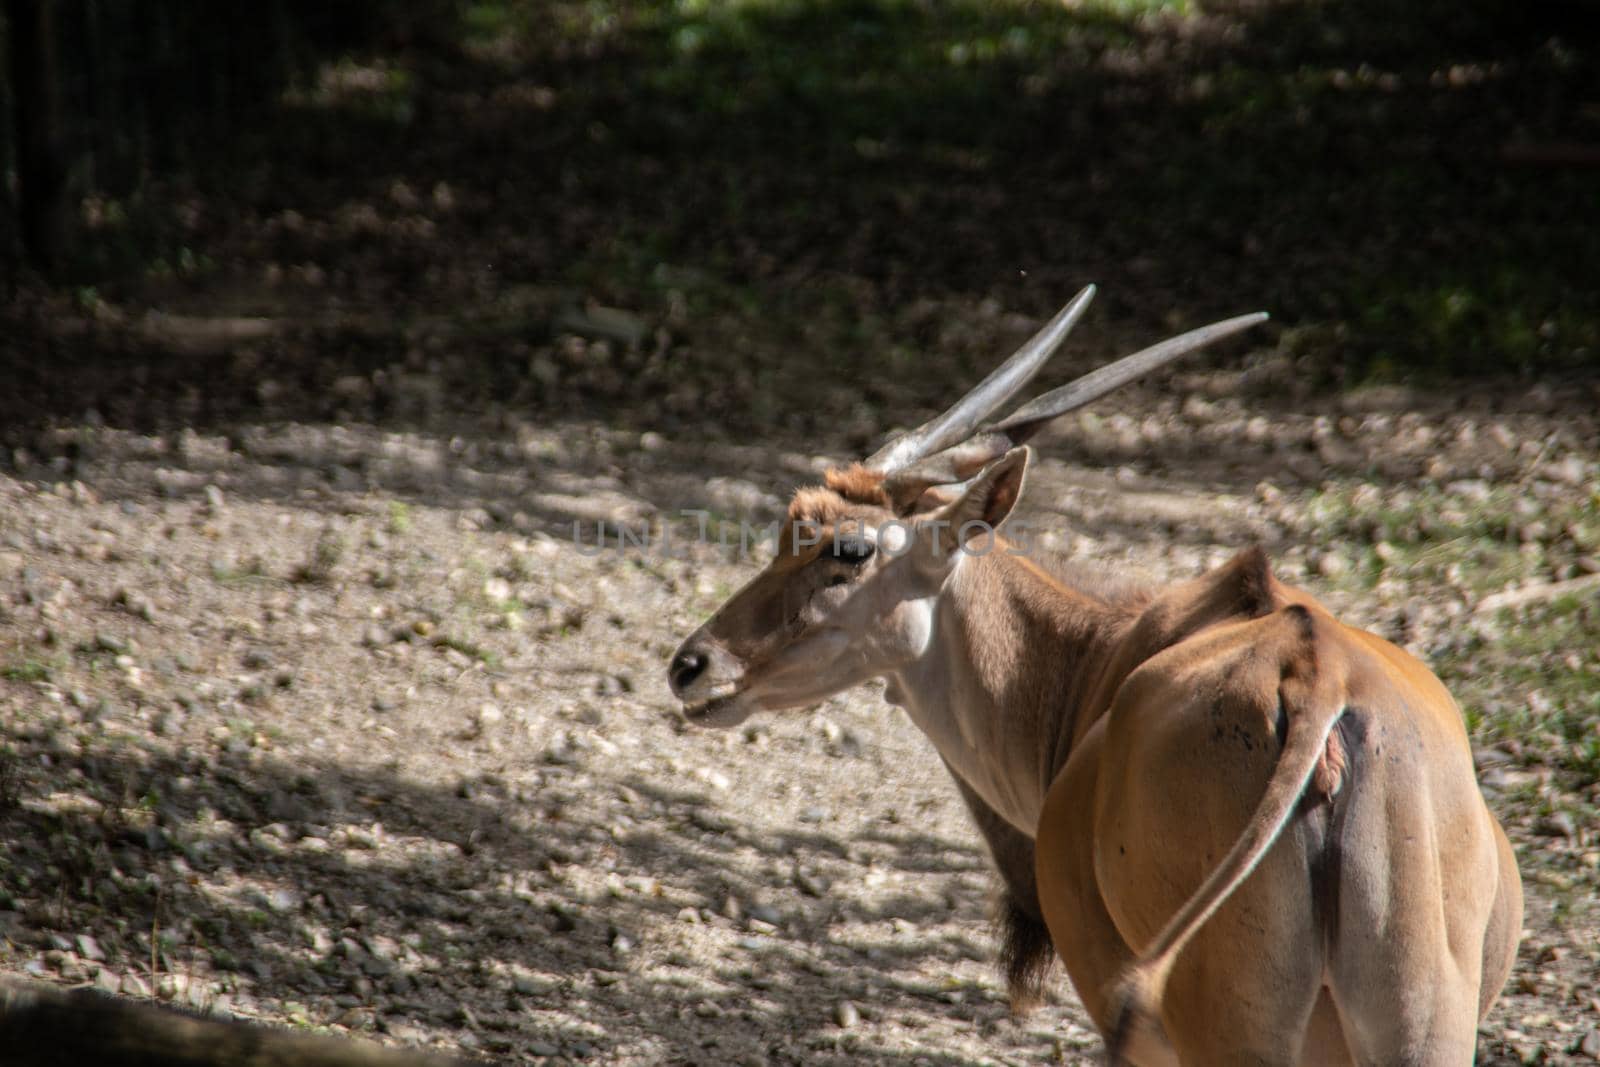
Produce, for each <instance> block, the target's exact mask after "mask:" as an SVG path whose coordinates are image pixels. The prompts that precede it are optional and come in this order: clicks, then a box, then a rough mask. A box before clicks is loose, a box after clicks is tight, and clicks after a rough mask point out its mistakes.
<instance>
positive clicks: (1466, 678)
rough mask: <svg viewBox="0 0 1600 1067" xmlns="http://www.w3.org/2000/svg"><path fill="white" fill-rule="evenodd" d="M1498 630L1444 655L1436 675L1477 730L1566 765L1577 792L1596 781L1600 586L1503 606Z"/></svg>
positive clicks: (1599, 774)
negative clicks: (1539, 603) (1542, 604)
mask: <svg viewBox="0 0 1600 1067" xmlns="http://www.w3.org/2000/svg"><path fill="white" fill-rule="evenodd" d="M1495 630H1496V632H1495V633H1494V636H1492V637H1487V636H1484V635H1483V634H1481V633H1474V634H1472V635H1470V636H1469V637H1468V638H1467V640H1466V641H1465V642H1463V644H1462V646H1461V647H1459V648H1457V649H1454V650H1452V651H1451V652H1450V653H1448V654H1447V655H1446V656H1444V657H1443V658H1442V660H1441V662H1439V663H1438V664H1436V666H1437V667H1438V669H1439V672H1440V675H1441V677H1443V678H1444V680H1445V682H1446V683H1447V684H1448V685H1449V686H1450V687H1451V690H1452V691H1453V692H1454V693H1455V695H1456V698H1457V700H1459V701H1460V702H1461V704H1462V706H1463V708H1465V709H1466V711H1467V714H1468V716H1469V722H1471V723H1472V725H1473V726H1474V730H1475V734H1476V735H1477V736H1478V737H1479V738H1481V739H1483V740H1485V741H1510V742H1513V743H1514V745H1515V747H1516V748H1517V749H1518V750H1520V751H1525V752H1526V753H1528V754H1529V755H1530V756H1533V757H1534V758H1535V759H1536V760H1537V761H1538V762H1543V763H1548V764H1549V765H1550V766H1553V767H1556V768H1558V769H1560V770H1562V771H1565V772H1568V773H1570V774H1571V775H1572V780H1571V781H1570V782H1569V783H1567V784H1568V785H1569V787H1570V789H1569V792H1571V793H1572V794H1574V795H1581V793H1582V791H1583V790H1585V789H1587V788H1590V787H1592V786H1594V785H1596V784H1597V783H1600V591H1591V593H1590V594H1589V595H1588V596H1587V597H1567V598H1564V599H1560V600H1557V601H1555V602H1554V603H1552V604H1550V605H1549V606H1548V607H1546V608H1544V609H1542V610H1537V611H1531V612H1527V613H1524V614H1523V615H1521V616H1520V617H1518V616H1513V615H1512V613H1510V612H1503V613H1501V617H1500V619H1499V620H1498V626H1497V627H1496V628H1495ZM1596 799H1600V797H1597V798H1596Z"/></svg>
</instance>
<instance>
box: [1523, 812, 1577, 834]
mask: <svg viewBox="0 0 1600 1067" xmlns="http://www.w3.org/2000/svg"><path fill="white" fill-rule="evenodd" d="M1534 830H1535V832H1537V833H1540V834H1543V835H1544V836H1546V837H1566V838H1574V837H1577V836H1578V826H1577V823H1576V822H1574V821H1573V818H1572V815H1571V814H1570V813H1568V812H1565V811H1556V812H1551V813H1550V814H1549V815H1546V816H1545V817H1544V818H1542V819H1540V820H1539V822H1538V825H1536V826H1535V827H1534Z"/></svg>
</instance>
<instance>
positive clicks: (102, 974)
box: [94, 967, 122, 996]
mask: <svg viewBox="0 0 1600 1067" xmlns="http://www.w3.org/2000/svg"><path fill="white" fill-rule="evenodd" d="M94 987H95V988H96V989H98V990H100V991H101V992H102V993H110V994H112V995H113V996H115V995H116V994H118V993H120V992H122V975H120V974H118V973H117V972H116V971H113V970H112V969H111V968H109V967H102V968H100V971H99V973H98V974H96V975H95V976H94Z"/></svg>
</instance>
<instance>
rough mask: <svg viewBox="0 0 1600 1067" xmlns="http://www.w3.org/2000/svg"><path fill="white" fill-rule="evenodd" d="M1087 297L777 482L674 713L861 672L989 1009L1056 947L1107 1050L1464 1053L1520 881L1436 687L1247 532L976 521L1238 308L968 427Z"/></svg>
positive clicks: (723, 715)
mask: <svg viewBox="0 0 1600 1067" xmlns="http://www.w3.org/2000/svg"><path fill="white" fill-rule="evenodd" d="M1092 296H1093V287H1092V286H1091V287H1090V288H1088V289H1086V290H1084V291H1083V292H1082V293H1080V294H1079V295H1078V297H1077V298H1076V299H1074V300H1073V302H1072V303H1071V304H1069V305H1068V306H1067V307H1066V308H1064V309H1063V310H1062V311H1061V313H1060V314H1058V315H1057V316H1056V317H1055V318H1054V319H1053V320H1052V321H1051V322H1050V323H1048V324H1047V325H1046V326H1045V327H1044V328H1043V329H1042V330H1041V331H1040V332H1039V334H1038V335H1037V336H1035V337H1034V338H1033V339H1032V340H1031V341H1029V342H1028V343H1027V344H1026V345H1024V346H1023V347H1022V348H1021V349H1020V350H1019V351H1018V352H1017V353H1016V354H1015V355H1014V356H1012V357H1011V358H1010V359H1009V360H1007V361H1006V362H1005V363H1004V364H1003V365H1002V366H1001V367H1000V368H999V369H997V370H996V371H995V372H994V373H993V374H991V375H990V376H989V377H988V378H986V379H985V380H984V381H983V382H982V383H980V384H979V385H978V386H977V388H975V389H974V390H973V391H972V393H970V394H969V395H967V396H966V397H965V398H963V399H962V400H961V401H960V402H959V403H957V404H956V405H955V406H954V407H953V408H951V409H950V410H949V411H948V412H946V413H945V414H943V415H941V416H939V417H938V418H936V419H934V420H932V421H930V422H929V423H927V424H925V425H923V426H922V427H919V428H918V429H916V430H913V431H911V432H910V433H907V434H905V435H904V436H902V437H899V438H898V439H896V440H894V441H892V442H890V443H889V444H888V445H887V446H885V447H884V448H883V449H882V450H881V451H879V452H878V453H877V454H876V455H874V456H872V457H871V458H870V459H868V460H866V461H865V462H864V463H858V464H853V465H851V466H848V467H843V468H839V469H834V470H830V471H828V472H827V474H826V477H825V479H824V484H823V485H821V486H816V487H811V488H805V489H801V490H799V491H798V492H797V493H796V494H795V496H794V498H793V501H792V503H791V504H790V506H789V514H788V519H787V522H786V523H785V524H784V526H783V530H782V534H781V536H780V538H779V541H778V545H777V551H776V555H775V557H774V558H773V559H772V561H771V563H770V564H769V565H768V566H767V567H766V569H765V570H763V571H762V572H761V573H760V574H758V575H757V576H756V577H755V578H754V579H753V580H752V581H751V582H750V583H749V584H748V585H746V586H745V587H744V588H743V589H741V590H739V591H738V592H737V593H735V594H734V595H733V597H732V598H731V599H730V600H729V601H728V602H727V603H726V604H724V605H723V606H722V607H721V609H720V610H718V611H717V612H716V613H715V614H714V615H713V616H712V617H711V619H710V620H708V621H707V622H706V623H705V625H703V626H701V627H700V628H699V629H698V630H696V631H695V632H694V633H693V634H692V635H690V636H689V638H688V639H687V640H685V641H684V642H683V644H682V646H680V647H679V649H678V650H677V652H676V653H675V654H674V656H673V658H672V661H671V664H670V667H669V672H668V673H669V681H670V684H671V687H672V690H673V692H674V693H675V694H676V695H677V697H678V698H679V699H680V700H681V701H682V702H683V705H684V712H683V713H684V715H685V716H686V717H687V719H688V720H689V721H690V722H691V723H695V724H699V725H703V726H721V727H727V726H732V725H735V724H737V723H739V722H741V721H743V720H744V719H745V718H746V717H747V716H748V715H750V714H751V713H753V712H756V711H775V710H781V709H787V708H801V707H805V706H807V705H811V704H814V703H816V702H817V701H820V700H823V699H824V698H826V697H829V696H832V695H833V694H835V693H839V692H841V691H843V690H846V689H849V688H850V687H852V686H855V685H858V684H860V683H862V682H865V681H867V680H869V679H872V678H882V679H884V680H885V681H886V683H887V685H886V689H885V695H886V697H887V699H888V700H889V701H890V702H892V703H894V704H897V705H899V706H900V707H902V708H904V709H905V710H906V712H907V713H908V714H909V715H910V717H911V719H912V721H913V722H915V723H916V725H917V726H918V727H920V728H921V729H922V731H923V732H924V733H925V734H926V735H927V736H928V738H929V740H930V741H931V742H932V743H933V745H934V747H935V748H936V749H937V750H938V753H939V755H940V757H941V758H942V759H943V761H944V763H945V765H946V766H947V767H948V768H949V770H950V772H951V774H952V775H953V776H954V777H955V780H956V784H957V786H958V788H959V790H960V792H961V794H962V796H963V797H964V799H965V800H966V803H967V806H968V807H969V809H970V810H971V813H972V815H973V818H974V820H975V822H976V824H977V826H978V828H979V830H980V831H981V832H982V833H983V835H984V837H985V839H986V840H987V843H988V845H989V847H990V851H991V853H992V855H993V857H994V860H995V864H996V866H997V867H998V868H999V871H1000V874H1001V876H1002V879H1003V882H1004V889H1005V892H1004V899H1003V901H1002V908H1001V916H1000V919H1001V926H1002V931H1003V946H1002V952H1001V958H1002V962H1003V964H1004V966H1005V969H1006V971H1007V976H1008V979H1009V982H1010V987H1011V991H1012V996H1013V1002H1014V1003H1018V1004H1021V1003H1025V1002H1027V1001H1028V1000H1030V999H1031V998H1032V997H1033V996H1036V995H1037V992H1038V990H1039V987H1040V982H1041V981H1042V980H1043V977H1044V975H1045V972H1046V971H1047V970H1048V969H1049V967H1050V964H1051V963H1052V962H1053V958H1054V956H1057V955H1059V957H1060V959H1061V960H1062V962H1063V963H1064V964H1065V965H1066V969H1067V973H1068V975H1069V976H1070V978H1071V980H1072V983H1073V985H1074V987H1075V988H1076V989H1077V992H1078V995H1079V997H1080V999H1081V1000H1082V1002H1083V1005H1084V1007H1085V1008H1086V1009H1087V1011H1088V1013H1089V1015H1090V1016H1091V1017H1092V1018H1093V1019H1094V1022H1095V1024H1096V1025H1097V1026H1098V1027H1099V1028H1100V1031H1101V1033H1102V1034H1103V1035H1104V1037H1105V1039H1106V1043H1107V1048H1108V1052H1109V1054H1110V1057H1111V1059H1112V1061H1113V1062H1131V1063H1137V1064H1141V1065H1152V1064H1224V1065H1231V1064H1245V1063H1259V1064H1293V1063H1328V1064H1335V1063H1360V1064H1374V1065H1390V1064H1419V1065H1420V1064H1468V1063H1471V1062H1472V1058H1473V1053H1474V1048H1475V1044H1476V1032H1477V1025H1478V1022H1479V1020H1480V1019H1482V1018H1483V1016H1484V1013H1485V1012H1487V1010H1488V1009H1489V1006H1490V1005H1491V1004H1492V1003H1493V1001H1494V999H1495V998H1496V996H1498V994H1499V992H1500V989H1501V987H1502V986H1503V985H1504V983H1505V980H1506V977H1507V975H1508V974H1509V972H1510V969H1511V963H1512V957H1513V956H1514V954H1515V951H1516V946H1517V941H1518V938H1519V936H1520V934H1521V926H1522V885H1521V880H1520V878H1519V877H1518V874H1517V867H1516V861H1515V858H1514V857H1513V855H1512V852H1511V848H1510V845H1509V843H1508V841H1507V839H1506V836H1505V833H1504V831H1503V830H1502V829H1501V828H1500V825H1499V823H1498V822H1497V821H1496V820H1495V818H1494V816H1493V815H1492V814H1491V813H1490V812H1489V809H1488V807H1487V806H1486V805H1485V804H1484V801H1483V798H1482V795H1481V794H1480V793H1479V791H1478V787H1477V783H1476V781H1475V779H1474V776H1473V765H1472V756H1471V751H1470V748H1469V745H1468V738H1467V733H1466V729H1465V726H1464V724H1463V721H1462V717H1461V714H1460V711H1459V710H1458V709H1457V707H1456V704H1455V702H1454V701H1453V700H1452V699H1451V697H1450V695H1449V693H1448V692H1446V690H1445V688H1444V686H1443V685H1442V684H1441V683H1440V682H1439V681H1438V679H1437V678H1435V677H1434V676H1433V674H1432V673H1431V672H1430V671H1429V670H1428V669H1427V668H1426V667H1425V666H1424V665H1423V664H1421V663H1419V662H1418V661H1417V660H1415V659H1413V658H1412V657H1411V656H1409V655H1407V654H1406V653H1405V652H1404V651H1402V650H1401V649H1399V648H1397V647H1395V646H1394V645H1392V644H1390V643H1389V642H1388V641H1385V640H1383V639H1382V638H1380V637H1377V636H1374V635H1373V634H1370V633H1366V632H1364V631H1362V630H1358V629H1354V628H1352V627H1350V626H1346V625H1344V624H1343V623H1341V622H1339V621H1338V620H1337V619H1335V618H1334V617H1333V616H1332V615H1330V614H1329V613H1328V611H1327V610H1326V609H1325V608H1323V607H1322V605H1320V604H1319V603H1318V602H1317V601H1316V600H1314V599H1313V598H1312V597H1311V596H1310V595H1309V594H1307V593H1305V592H1303V591H1301V590H1298V589H1295V588H1293V587H1291V586H1288V585H1285V584H1283V583H1281V582H1279V581H1278V580H1277V579H1276V578H1275V577H1274V576H1273V574H1272V571H1271V568H1270V566H1269V563H1268V561H1267V558H1266V556H1265V554H1264V553H1263V552H1262V551H1261V550H1260V549H1259V548H1247V549H1245V550H1244V551H1242V552H1240V553H1239V554H1238V555H1236V556H1234V557H1233V559H1232V560H1231V561H1229V562H1228V563H1225V564H1223V565H1222V566H1220V567H1218V568H1216V569H1214V570H1212V571H1210V572H1208V573H1205V574H1202V575H1200V576H1199V577H1197V578H1193V579H1190V580H1188V581H1183V582H1179V583H1177V584H1173V585H1168V586H1162V587H1157V588H1139V587H1135V586H1133V585H1124V584H1119V583H1118V582H1116V581H1114V580H1112V579H1109V578H1108V577H1107V576H1106V575H1104V574H1101V573H1094V572H1092V571H1089V570H1086V569H1081V568H1078V569H1074V568H1069V567H1064V566H1063V567H1056V568H1046V567H1044V566H1041V565H1040V563H1039V562H1037V561H1035V560H1033V559H1030V558H1029V557H1028V556H1027V555H1026V554H1024V553H1022V552H1021V551H1019V550H1018V548H1017V547H1016V545H1015V543H1014V542H1013V541H1012V540H1008V539H1007V538H1006V537H1005V536H1003V535H1002V534H1001V533H1000V532H999V531H998V528H999V527H1000V526H1001V524H1002V523H1003V522H1004V521H1005V519H1006V517H1007V516H1008V515H1009V514H1010V513H1011V510H1012V508H1013V506H1014V505H1015V504H1016V502H1017V500H1018V498H1019V497H1020V495H1021V493H1022V489H1023V482H1024V477H1025V474H1026V471H1027V467H1028V461H1029V456H1030V452H1029V449H1028V448H1027V447H1026V442H1027V441H1028V440H1029V438H1031V437H1032V435H1033V434H1034V433H1035V432H1036V431H1037V430H1038V429H1039V428H1041V427H1042V426H1044V425H1045V424H1047V423H1048V422H1049V421H1050V420H1052V419H1054V418H1056V417H1057V416H1059V415H1061V414H1063V413H1064V412H1066V411H1069V410H1071V409H1073V408H1076V407H1079V406H1081V405H1082V404H1085V403H1087V402H1088V401H1090V400H1093V399H1095V398H1096V397H1098V396H1101V395H1103V394H1104V393H1106V392H1108V391H1109V390H1111V389H1114V388H1116V387H1117V386H1119V385H1121V384H1123V383H1125V382H1127V381H1130V380H1132V379H1133V378H1135V377H1137V376H1138V375H1140V374H1143V373H1146V372H1148V371H1149V370H1151V369H1153V368H1155V367H1158V366H1160V365H1162V364H1164V363H1166V362H1168V361H1169V360H1171V359H1174V358H1176V357H1177V356H1179V355H1182V354H1184V353H1186V352H1189V351H1193V350H1194V349H1196V348H1198V347H1200V346H1202V345H1204V344H1208V343H1210V342H1211V341H1214V340H1217V339H1219V338H1222V337H1226V336H1228V335H1230V334H1233V333H1236V332H1238V331H1239V330H1242V329H1244V328H1246V327H1248V326H1250V325H1253V324H1254V323H1256V322H1259V321H1260V320H1261V319H1262V318H1264V317H1265V316H1262V315H1251V316H1244V317H1241V318H1237V319H1230V320H1228V321H1226V322H1222V323H1217V324H1215V325H1212V326H1208V327H1204V328H1202V329H1200V330H1196V331H1193V332H1192V333H1189V334H1185V335H1183V336H1181V337H1177V338H1173V339H1172V340H1169V341H1166V342H1163V343H1162V344H1159V345H1157V346H1155V347H1154V348H1151V349H1148V350H1146V351H1144V352H1141V353H1138V354H1136V355H1133V356H1129V357H1127V358H1126V359H1124V360H1121V361H1119V362H1117V363H1114V364H1111V365H1109V366H1107V367H1103V368H1101V369H1100V370H1098V371H1095V372H1094V373H1093V374H1090V375H1088V376H1087V377H1086V378H1083V379H1080V380H1079V381H1077V382H1074V383H1072V384H1070V385H1066V386H1063V387H1061V388H1060V389H1057V390H1054V391H1052V392H1049V393H1046V394H1045V395H1043V396H1041V397H1039V398H1037V399H1035V400H1033V401H1031V402H1029V403H1027V404H1025V405H1024V406H1022V407H1021V408H1020V409H1018V410H1017V411H1016V412H1014V413H1013V414H1011V415H1010V416H1008V417H1006V418H1003V419H1000V420H998V421H996V422H992V423H989V424H987V425H980V424H982V423H983V420H984V419H986V418H988V417H989V415H990V413H992V412H993V411H995V410H996V409H997V408H999V407H1000V406H1001V405H1002V404H1004V403H1005V402H1006V401H1007V400H1009V399H1010V398H1011V397H1012V396H1013V395H1014V394H1015V393H1016V392H1017V390H1019V389H1020V388H1021V387H1022V386H1023V385H1024V384H1025V383H1026V382H1027V381H1028V380H1029V378H1030V377H1031V376H1032V375H1033V374H1034V372H1035V371H1036V370H1037V369H1038V368H1039V366H1040V365H1041V364H1042V363H1043V362H1044V361H1045V359H1046V358H1048V356H1049V355H1050V354H1051V352H1052V351H1053V350H1054V349H1055V348H1056V347H1057V345H1059V344H1060V342H1061V341H1062V339H1063V338H1064V337H1065V335H1066V333H1067V332H1068V331H1069V330H1070V329H1071V327H1072V326H1073V325H1074V324H1075V323H1076V322H1077V320H1078V319H1079V317H1081V316H1082V314H1083V312H1084V309H1085V308H1086V307H1087V306H1088V303H1089V301H1090V299H1091V298H1092Z"/></svg>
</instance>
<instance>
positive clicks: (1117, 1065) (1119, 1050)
mask: <svg viewBox="0 0 1600 1067" xmlns="http://www.w3.org/2000/svg"><path fill="white" fill-rule="evenodd" d="M1165 985H1166V982H1165V981H1164V979H1163V977H1162V976H1161V974H1160V973H1159V972H1157V971H1156V970H1155V969H1154V968H1153V967H1150V966H1148V965H1135V966H1133V967H1130V968H1129V969H1128V970H1127V971H1126V972H1125V973H1124V974H1123V976H1122V977H1121V978H1120V979H1118V980H1117V982H1116V984H1115V986H1114V987H1113V989H1112V991H1111V994H1110V996H1109V998H1108V999H1109V1001H1110V1009H1111V1010H1110V1017H1111V1020H1112V1023H1111V1028H1110V1030H1109V1031H1108V1032H1107V1034H1106V1062H1107V1063H1108V1064H1110V1067H1123V1065H1124V1064H1128V1065H1132V1067H1138V1065H1140V1064H1146V1063H1161V1062H1166V1061H1167V1060H1169V1059H1170V1058H1171V1052H1172V1049H1171V1046H1170V1045H1169V1044H1168V1043H1167V1035H1166V1031H1164V1030H1163V1029H1162V1027H1161V1020H1160V1018H1159V1017H1158V1016H1157V1014H1156V1008H1157V1005H1159V1004H1160V1003H1161V996H1162V993H1163V992H1164V991H1165V990H1164V987H1165Z"/></svg>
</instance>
